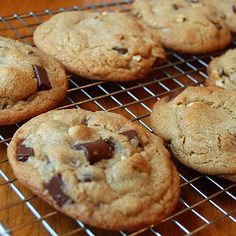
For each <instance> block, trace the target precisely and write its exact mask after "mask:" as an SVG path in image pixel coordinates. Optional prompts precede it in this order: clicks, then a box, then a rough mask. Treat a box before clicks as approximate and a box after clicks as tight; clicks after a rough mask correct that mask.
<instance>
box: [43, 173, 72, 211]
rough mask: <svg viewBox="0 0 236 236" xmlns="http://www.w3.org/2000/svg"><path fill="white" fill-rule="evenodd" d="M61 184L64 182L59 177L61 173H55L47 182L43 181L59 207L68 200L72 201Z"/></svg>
mask: <svg viewBox="0 0 236 236" xmlns="http://www.w3.org/2000/svg"><path fill="white" fill-rule="evenodd" d="M63 186H64V182H63V180H62V178H61V174H57V175H55V176H54V177H52V178H51V180H50V181H49V182H48V183H44V187H45V188H46V189H47V190H48V192H49V193H50V195H51V196H52V198H53V199H54V200H55V201H56V203H57V205H58V206H59V207H62V206H63V205H64V204H65V203H66V202H68V201H69V200H70V201H71V202H73V201H72V200H71V199H70V197H69V196H67V195H66V194H65V193H64V192H63V190H62V188H63Z"/></svg>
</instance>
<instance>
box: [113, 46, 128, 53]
mask: <svg viewBox="0 0 236 236" xmlns="http://www.w3.org/2000/svg"><path fill="white" fill-rule="evenodd" d="M112 49H113V50H115V51H117V52H119V53H120V54H123V55H124V54H126V53H127V52H128V49H127V48H119V47H113V48H112Z"/></svg>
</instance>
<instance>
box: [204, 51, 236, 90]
mask: <svg viewBox="0 0 236 236" xmlns="http://www.w3.org/2000/svg"><path fill="white" fill-rule="evenodd" d="M207 72H208V76H209V78H208V79H207V80H206V84H207V85H209V86H218V87H221V88H223V89H228V90H235V91H236V49H231V50H228V51H227V52H226V53H225V54H224V55H222V56H220V57H217V58H215V59H213V60H212V61H211V62H210V64H209V66H208V68H207Z"/></svg>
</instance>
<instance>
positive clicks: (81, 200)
mask: <svg viewBox="0 0 236 236" xmlns="http://www.w3.org/2000/svg"><path fill="white" fill-rule="evenodd" d="M8 157H9V161H10V164H11V166H12V168H13V170H14V172H15V175H16V177H17V178H18V180H19V181H20V182H21V183H22V184H23V185H25V186H26V187H28V188H30V189H31V190H32V191H33V192H34V193H35V194H37V195H38V196H40V197H42V198H43V199H44V200H45V201H47V202H48V203H49V204H51V205H52V206H54V207H55V208H56V209H57V210H59V211H61V212H63V213H65V214H67V215H68V216H71V217H73V218H75V219H79V220H81V221H83V222H84V223H86V224H89V225H92V226H96V227H99V228H104V229H110V230H136V229H139V228H142V227H145V226H149V225H151V224H154V223H157V222H159V221H160V220H161V219H163V218H164V217H165V216H167V215H168V214H169V213H170V212H171V211H172V210H173V208H174V207H175V205H176V202H177V200H178V197H179V191H180V186H179V177H178V173H177V171H176V169H175V167H174V165H173V164H172V162H171V161H170V159H169V153H168V151H167V150H166V148H165V147H164V145H163V141H162V140H161V139H160V138H159V137H156V136H154V135H153V134H151V133H149V132H148V131H146V130H145V129H144V128H143V127H141V126H139V125H137V124H134V123H131V122H130V121H128V120H127V119H126V118H124V117H123V116H121V115H119V114H113V113H107V112H89V111H85V110H78V109H77V110H76V109H72V110H59V111H58V110H57V111H56V110H54V111H51V112H48V113H46V114H43V115H40V116H38V117H36V118H33V119H32V120H30V121H29V122H28V123H26V124H24V125H23V126H22V127H21V128H20V129H19V130H18V131H17V132H16V134H15V135H14V137H13V139H12V141H11V143H10V145H9V148H8Z"/></svg>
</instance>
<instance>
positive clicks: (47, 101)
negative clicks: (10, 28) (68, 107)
mask: <svg viewBox="0 0 236 236" xmlns="http://www.w3.org/2000/svg"><path fill="white" fill-rule="evenodd" d="M66 90H67V77H66V74H65V71H64V69H63V68H62V66H61V65H60V64H59V63H57V62H56V61H55V60H54V59H53V58H51V57H49V56H47V55H45V54H44V53H43V52H41V51H40V50H38V49H36V48H34V47H30V46H27V45H25V44H23V43H21V42H19V41H16V40H13V39H9V38H4V37H0V125H8V124H14V123H17V122H20V121H23V120H25V119H28V118H31V117H33V116H35V115H38V114H40V113H43V112H45V111H48V110H50V109H52V108H53V107H55V106H56V104H57V103H59V102H60V101H61V100H62V99H63V98H64V95H65V94H66Z"/></svg>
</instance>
